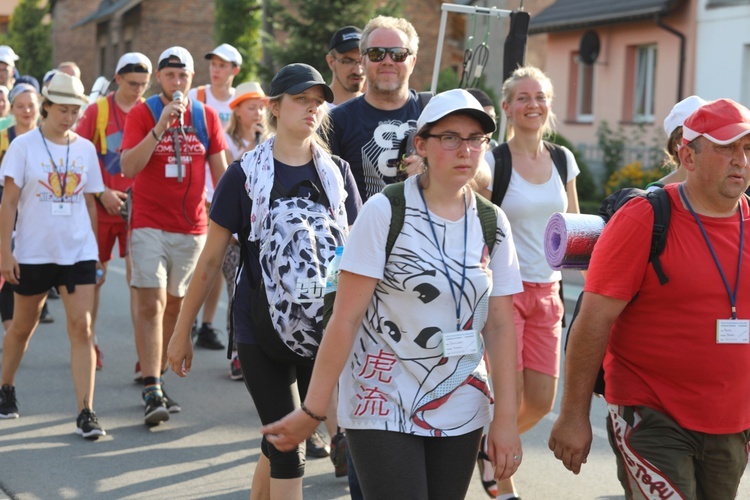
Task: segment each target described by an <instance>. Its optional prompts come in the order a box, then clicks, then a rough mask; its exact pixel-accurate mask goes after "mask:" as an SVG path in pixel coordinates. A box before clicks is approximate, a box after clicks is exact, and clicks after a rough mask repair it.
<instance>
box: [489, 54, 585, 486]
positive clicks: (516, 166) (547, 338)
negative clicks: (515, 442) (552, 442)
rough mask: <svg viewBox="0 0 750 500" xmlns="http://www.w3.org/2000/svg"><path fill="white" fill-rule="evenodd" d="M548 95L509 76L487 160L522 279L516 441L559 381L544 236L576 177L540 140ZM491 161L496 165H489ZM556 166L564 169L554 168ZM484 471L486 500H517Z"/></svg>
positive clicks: (525, 78)
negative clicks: (503, 132)
mask: <svg viewBox="0 0 750 500" xmlns="http://www.w3.org/2000/svg"><path fill="white" fill-rule="evenodd" d="M553 93H554V92H553V87H552V82H551V81H550V79H549V77H547V75H545V74H544V73H543V72H542V71H541V70H540V69H538V68H535V67H533V66H525V67H521V68H518V69H516V70H515V71H514V72H513V73H512V74H511V76H510V77H509V78H508V79H507V80H506V81H505V82H504V83H503V87H502V97H503V102H502V108H503V112H504V113H505V115H506V117H507V122H508V127H509V130H510V131H511V133H510V134H508V137H509V139H508V140H507V142H506V143H504V144H500V145H499V146H497V148H495V150H493V153H495V154H494V155H487V157H488V162H491V167H494V172H495V174H494V175H495V181H494V183H493V193H492V201H493V202H494V203H495V204H496V205H498V206H500V208H502V209H503V211H504V212H505V213H506V215H507V216H508V220H509V221H510V226H511V227H512V228H513V238H514V241H515V244H516V249H517V251H518V261H519V265H520V268H521V278H522V279H523V292H522V293H519V294H516V295H515V296H514V298H513V317H514V320H515V326H516V335H517V339H518V359H517V390H518V405H519V406H518V431H519V432H520V433H524V432H526V431H528V430H529V429H531V428H532V427H533V426H534V425H536V423H537V422H539V420H541V418H542V417H543V416H544V415H546V414H547V413H549V412H550V411H551V410H552V407H553V405H554V402H555V393H556V391H557V379H558V377H559V373H560V339H561V335H562V317H563V302H562V298H561V297H560V279H561V274H560V272H559V271H553V270H552V269H551V268H550V267H549V265H548V264H547V260H546V258H545V256H544V230H545V228H546V225H547V221H548V219H549V217H550V216H551V215H552V214H553V213H555V212H571V213H578V212H579V208H578V195H577V193H576V181H575V178H576V176H577V175H578V173H579V169H578V165H577V164H576V161H575V158H574V157H573V154H572V153H571V152H570V151H569V150H568V149H567V148H564V147H559V146H556V145H553V144H550V143H548V142H546V141H545V140H544V139H545V138H546V137H548V136H549V135H551V133H552V129H553V124H554V113H553V112H552V98H553ZM563 155H564V156H563ZM495 157H497V158H500V160H501V161H502V162H503V164H498V165H495V161H494V159H495ZM563 158H564V159H563ZM555 159H557V160H558V162H564V163H565V164H566V167H565V168H564V169H562V168H561V165H557V164H555ZM506 162H507V163H510V164H505V163H506ZM507 169H511V172H510V175H509V176H506V177H505V178H507V177H509V178H510V182H509V183H508V184H507V186H500V185H499V182H498V181H499V180H502V179H503V176H502V175H500V172H501V171H505V172H507ZM563 170H565V171H566V172H567V173H566V178H565V179H563V178H561V174H560V172H562V171H563ZM506 189H507V191H506ZM503 191H505V194H504V196H503V195H502V193H503ZM490 368H491V369H492V368H493V367H492V366H491V367H490ZM488 465H489V464H488V463H487V462H483V463H482V459H481V458H480V469H484V470H483V472H484V474H483V477H482V482H483V486H484V487H485V490H486V491H487V493H488V494H489V495H490V496H493V494H497V495H498V498H501V499H503V500H506V499H511V498H516V492H515V490H514V487H513V483H512V480H510V479H508V480H505V481H502V482H501V483H499V484H497V485H494V484H493V481H492V477H491V473H489V471H488V470H487V469H488V468H489V467H488ZM490 469H491V468H490ZM495 487H496V488H497V491H495Z"/></svg>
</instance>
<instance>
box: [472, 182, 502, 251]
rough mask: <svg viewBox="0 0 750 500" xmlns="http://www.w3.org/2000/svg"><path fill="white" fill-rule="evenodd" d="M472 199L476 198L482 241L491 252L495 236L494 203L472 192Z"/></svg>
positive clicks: (495, 217) (495, 216) (495, 212)
mask: <svg viewBox="0 0 750 500" xmlns="http://www.w3.org/2000/svg"><path fill="white" fill-rule="evenodd" d="M474 199H476V200H477V215H478V216H479V222H480V223H481V224H482V233H483V234H484V242H485V244H486V245H487V250H488V251H489V253H490V254H491V253H492V249H493V248H494V247H495V240H496V238H497V211H496V210H495V205H494V204H493V203H492V202H491V201H489V200H488V199H487V198H485V197H484V196H482V195H481V194H479V193H474Z"/></svg>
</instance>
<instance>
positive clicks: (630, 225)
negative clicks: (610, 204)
mask: <svg viewBox="0 0 750 500" xmlns="http://www.w3.org/2000/svg"><path fill="white" fill-rule="evenodd" d="M667 191H668V192H669V195H670V198H671V202H672V203H671V204H672V216H671V220H670V224H669V230H668V233H667V244H666V247H665V249H664V252H663V253H662V254H661V263H662V266H663V268H664V272H665V274H666V276H667V277H668V278H669V282H668V283H667V284H666V285H663V286H662V285H660V284H659V280H658V278H657V277H656V273H655V272H654V269H653V266H652V265H651V264H648V262H647V260H648V253H649V246H650V243H651V228H652V226H653V212H652V210H651V207H650V205H649V203H648V201H647V200H645V199H637V200H635V201H633V202H632V203H629V204H628V205H627V206H626V207H624V208H622V209H620V210H619V211H618V212H617V213H616V214H615V216H614V217H613V218H612V220H610V221H609V223H608V224H607V226H606V228H605V230H604V232H603V233H602V235H601V238H600V239H599V241H598V242H597V244H596V247H595V248H594V252H593V255H592V257H591V265H590V266H589V271H588V274H587V276H586V285H585V287H584V290H585V291H587V292H593V293H597V294H600V295H604V296H607V297H612V298H616V299H620V300H627V301H630V300H631V299H632V302H630V303H629V304H628V305H627V306H626V307H625V309H624V310H623V312H622V313H621V314H620V316H619V317H618V318H617V320H616V321H615V324H614V326H613V327H612V331H611V332H610V337H609V343H608V345H607V353H606V355H605V358H604V372H605V381H606V384H607V401H608V402H609V403H613V404H620V405H627V406H631V405H644V406H648V407H651V408H654V409H656V410H659V411H661V412H663V413H665V414H667V415H669V416H670V417H672V418H673V419H674V420H675V421H676V422H677V423H678V424H679V425H680V426H682V427H684V428H686V429H690V430H694V431H699V432H705V433H710V434H728V433H735V432H740V431H743V430H745V429H748V428H750V398H748V397H747V396H748V394H750V345H748V344H719V343H717V339H716V320H717V319H727V318H729V317H731V305H730V299H729V295H728V293H727V290H726V287H725V286H724V283H723V281H722V279H721V276H720V274H719V271H718V268H717V265H716V264H715V263H714V259H713V257H712V256H711V251H710V250H709V247H708V245H707V244H706V241H705V239H704V238H703V235H702V234H701V231H700V228H699V227H698V225H697V223H696V222H695V219H694V218H693V216H692V214H691V213H690V212H689V211H688V210H687V209H685V208H684V207H683V205H682V202H681V200H680V197H679V196H680V195H679V193H678V191H677V185H676V184H673V185H669V186H667ZM742 214H743V218H744V223H745V226H746V227H745V234H744V240H745V241H744V247H743V257H742V269H741V274H740V284H739V285H740V286H739V291H738V296H737V301H736V305H737V317H738V318H739V319H750V210H749V209H748V204H747V202H746V201H745V200H744V199H743V200H742ZM700 220H701V222H702V224H703V227H704V228H705V229H706V232H707V234H708V237H709V239H710V241H711V244H712V246H713V248H714V250H715V252H716V255H717V256H718V259H719V262H720V263H721V266H722V269H723V271H724V275H725V276H726V279H727V281H728V283H729V287H730V288H731V289H732V290H734V287H735V283H736V281H737V265H738V260H739V242H740V222H739V215H734V216H732V217H728V218H713V217H703V216H700ZM636 294H637V296H636ZM634 297H635V298H634Z"/></svg>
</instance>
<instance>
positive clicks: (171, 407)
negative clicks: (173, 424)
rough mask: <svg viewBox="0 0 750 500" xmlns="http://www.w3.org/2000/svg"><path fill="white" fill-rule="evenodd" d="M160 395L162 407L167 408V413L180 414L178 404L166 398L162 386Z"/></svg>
mask: <svg viewBox="0 0 750 500" xmlns="http://www.w3.org/2000/svg"><path fill="white" fill-rule="evenodd" d="M161 393H162V394H164V405H165V406H166V407H167V411H168V412H169V413H180V412H181V411H182V407H181V406H180V403H178V402H177V401H175V400H174V399H172V398H170V397H169V396H167V391H165V390H164V384H162V386H161Z"/></svg>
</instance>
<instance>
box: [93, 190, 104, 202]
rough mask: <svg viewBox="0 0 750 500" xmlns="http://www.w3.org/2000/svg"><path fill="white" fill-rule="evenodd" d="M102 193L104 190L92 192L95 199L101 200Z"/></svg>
mask: <svg viewBox="0 0 750 500" xmlns="http://www.w3.org/2000/svg"><path fill="white" fill-rule="evenodd" d="M103 194H104V191H100V192H98V193H94V198H96V199H97V200H101V199H102V195H103Z"/></svg>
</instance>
